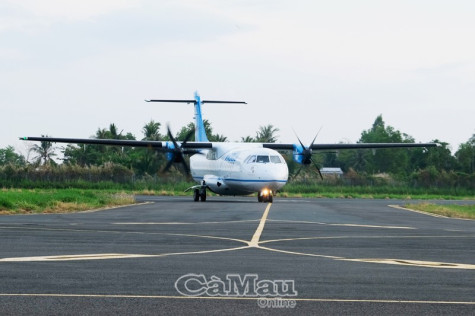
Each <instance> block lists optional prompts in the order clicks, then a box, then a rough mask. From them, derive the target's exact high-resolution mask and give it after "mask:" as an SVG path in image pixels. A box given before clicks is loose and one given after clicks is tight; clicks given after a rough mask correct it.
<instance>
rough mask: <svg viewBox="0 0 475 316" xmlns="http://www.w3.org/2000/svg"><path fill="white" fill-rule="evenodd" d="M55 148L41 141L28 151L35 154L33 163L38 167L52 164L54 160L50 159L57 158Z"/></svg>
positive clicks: (51, 144)
mask: <svg viewBox="0 0 475 316" xmlns="http://www.w3.org/2000/svg"><path fill="white" fill-rule="evenodd" d="M41 136H42V137H49V136H48V135H41ZM55 150H56V147H53V143H51V142H47V141H41V142H40V144H39V145H38V144H34V145H33V146H32V147H31V148H30V151H32V152H34V153H36V157H34V158H33V159H35V163H36V164H38V165H41V164H44V165H46V164H50V163H52V162H53V163H54V160H53V158H52V157H54V156H57V154H56V153H55Z"/></svg>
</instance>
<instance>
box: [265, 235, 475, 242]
mask: <svg viewBox="0 0 475 316" xmlns="http://www.w3.org/2000/svg"><path fill="white" fill-rule="evenodd" d="M467 237H469V238H473V237H475V236H471V235H470V236H446V235H437V236H417V235H402V236H387V235H384V236H318V237H296V238H282V239H271V240H264V241H260V242H259V244H267V243H272V242H279V241H294V240H316V239H348V238H351V239H382V238H467Z"/></svg>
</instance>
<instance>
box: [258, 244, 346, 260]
mask: <svg viewBox="0 0 475 316" xmlns="http://www.w3.org/2000/svg"><path fill="white" fill-rule="evenodd" d="M259 248H260V249H264V250H269V251H274V252H281V253H287V254H291V255H298V256H309V257H319V258H328V259H338V260H339V259H345V258H343V257H336V256H326V255H319V254H313V253H304V252H295V251H287V250H280V249H275V248H267V247H262V246H259Z"/></svg>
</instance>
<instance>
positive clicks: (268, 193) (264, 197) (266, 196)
mask: <svg viewBox="0 0 475 316" xmlns="http://www.w3.org/2000/svg"><path fill="white" fill-rule="evenodd" d="M272 194H273V193H272V190H267V189H264V190H262V191H259V192H258V193H257V201H259V202H269V203H272V200H273V196H272Z"/></svg>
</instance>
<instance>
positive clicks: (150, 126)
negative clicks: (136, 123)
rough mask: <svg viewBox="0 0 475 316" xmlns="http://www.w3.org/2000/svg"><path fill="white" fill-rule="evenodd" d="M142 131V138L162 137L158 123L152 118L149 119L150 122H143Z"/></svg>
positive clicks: (153, 138) (154, 138) (158, 138)
mask: <svg viewBox="0 0 475 316" xmlns="http://www.w3.org/2000/svg"><path fill="white" fill-rule="evenodd" d="M142 132H143V134H144V136H145V137H144V138H143V139H142V140H160V139H162V135H160V123H158V122H155V121H154V120H150V122H148V123H147V124H145V125H144V127H143V128H142Z"/></svg>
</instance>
